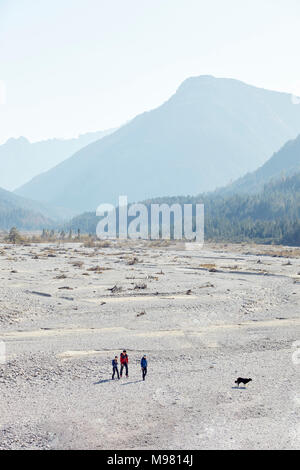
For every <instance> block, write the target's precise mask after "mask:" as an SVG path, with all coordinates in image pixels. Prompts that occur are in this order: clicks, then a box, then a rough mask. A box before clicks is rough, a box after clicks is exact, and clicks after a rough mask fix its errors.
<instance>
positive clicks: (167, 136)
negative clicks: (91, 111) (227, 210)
mask: <svg viewBox="0 0 300 470" xmlns="http://www.w3.org/2000/svg"><path fill="white" fill-rule="evenodd" d="M299 134H300V106H297V105H295V104H293V102H292V99H291V95H289V94H286V93H279V92H274V91H268V90H265V89H260V88H256V87H253V86H250V85H247V84H245V83H242V82H239V81H237V80H232V79H222V78H214V77H211V76H200V77H195V78H190V79H187V80H186V81H185V82H183V84H182V85H181V86H180V87H179V89H178V90H177V92H176V93H175V95H173V96H172V97H171V98H170V99H169V100H168V101H167V102H165V103H164V104H163V105H162V106H160V107H159V108H157V109H155V110H152V111H149V112H146V113H143V114H141V115H139V116H137V117H136V118H135V119H133V120H132V121H131V122H129V123H128V124H126V125H124V126H123V127H122V128H120V129H119V130H117V131H116V132H114V133H113V134H111V135H109V136H106V137H104V138H103V139H101V140H98V141H96V142H94V143H92V144H90V145H88V146H86V147H84V148H82V149H81V150H79V151H78V152H77V153H75V154H74V155H73V156H72V157H70V158H68V159H67V160H65V161H63V162H62V163H60V164H59V165H57V166H56V167H55V168H52V169H51V170H49V171H47V172H45V173H43V174H41V175H39V176H36V177H35V178H33V179H32V180H31V181H30V182H29V183H27V184H25V185H23V186H22V187H20V188H19V189H18V190H17V191H16V193H17V194H19V195H21V196H24V197H27V198H30V199H35V200H39V201H43V202H47V203H51V204H54V205H60V206H65V207H69V208H72V209H74V210H75V211H77V212H79V211H85V210H95V209H96V207H97V206H98V205H99V204H100V203H102V202H112V203H116V201H117V199H118V196H119V195H122V194H125V195H127V196H128V198H129V200H130V201H138V200H144V199H148V198H152V197H155V196H158V195H160V196H171V195H176V194H199V193H202V192H205V191H211V190H214V189H215V188H217V187H222V186H224V185H226V184H228V183H229V182H230V181H233V180H235V179H237V178H239V177H241V176H242V175H244V174H246V173H247V172H251V171H254V170H256V169H257V168H258V167H259V166H261V165H262V164H264V163H265V162H266V160H267V159H268V158H269V157H270V155H272V154H273V153H274V152H275V151H277V150H278V149H279V148H280V147H281V146H282V145H283V144H284V143H285V142H287V141H288V140H290V139H294V138H296V136H297V135H299Z"/></svg>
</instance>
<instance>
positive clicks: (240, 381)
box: [234, 377, 252, 387]
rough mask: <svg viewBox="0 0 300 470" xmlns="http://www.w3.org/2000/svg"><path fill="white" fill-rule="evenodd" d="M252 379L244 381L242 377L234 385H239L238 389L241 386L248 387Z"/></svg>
mask: <svg viewBox="0 0 300 470" xmlns="http://www.w3.org/2000/svg"><path fill="white" fill-rule="evenodd" d="M251 381H252V379H243V378H242V377H239V378H238V379H237V380H236V381H235V382H234V383H236V384H238V387H239V386H240V384H244V385H247V383H248V382H251Z"/></svg>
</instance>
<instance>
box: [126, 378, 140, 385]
mask: <svg viewBox="0 0 300 470" xmlns="http://www.w3.org/2000/svg"><path fill="white" fill-rule="evenodd" d="M139 382H143V379H141V380H135V381H134V382H126V383H123V384H121V385H130V384H137V383H139Z"/></svg>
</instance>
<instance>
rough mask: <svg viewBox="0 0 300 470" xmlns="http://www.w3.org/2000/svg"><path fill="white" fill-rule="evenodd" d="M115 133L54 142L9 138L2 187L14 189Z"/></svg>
mask: <svg viewBox="0 0 300 470" xmlns="http://www.w3.org/2000/svg"><path fill="white" fill-rule="evenodd" d="M111 132H113V130H107V131H99V132H90V133H87V134H83V135H80V136H79V137H78V138H76V139H66V140H62V139H50V140H44V141H41V142H34V143H30V142H29V140H27V139H26V138H25V137H20V138H18V139H14V138H12V139H9V140H8V141H7V142H6V143H5V144H2V145H0V168H1V173H0V187H2V188H5V189H7V190H14V189H16V188H18V187H19V186H21V185H23V184H25V183H27V182H28V181H29V180H31V179H32V178H33V177H34V176H36V175H38V174H40V173H43V172H44V171H47V170H49V169H50V168H52V167H54V166H56V165H57V164H58V163H61V162H62V161H63V160H65V159H66V158H68V157H70V156H71V155H73V154H74V153H75V152H77V151H78V150H80V149H81V148H83V147H85V146H86V145H88V144H90V143H91V142H95V141H96V140H99V139H101V138H102V137H104V136H105V135H108V134H110V133H111Z"/></svg>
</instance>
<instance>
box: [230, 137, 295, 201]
mask: <svg viewBox="0 0 300 470" xmlns="http://www.w3.org/2000/svg"><path fill="white" fill-rule="evenodd" d="M298 172H300V135H299V136H298V137H297V138H296V139H295V140H291V141H289V142H287V143H286V144H285V145H284V146H283V147H282V148H281V149H280V150H279V152H276V153H275V154H274V155H273V156H272V157H271V158H270V159H269V160H268V161H267V162H266V163H265V164H264V165H263V166H261V167H260V168H258V170H256V171H254V172H253V173H248V174H247V175H245V176H244V177H243V178H239V179H238V180H237V181H235V182H234V183H233V184H231V185H229V186H228V187H226V188H224V189H222V190H221V191H222V192H223V193H254V192H257V191H260V190H261V189H262V188H263V186H264V185H265V184H267V183H269V182H270V181H271V180H276V179H278V178H280V177H282V176H291V175H294V174H296V173H298Z"/></svg>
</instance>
